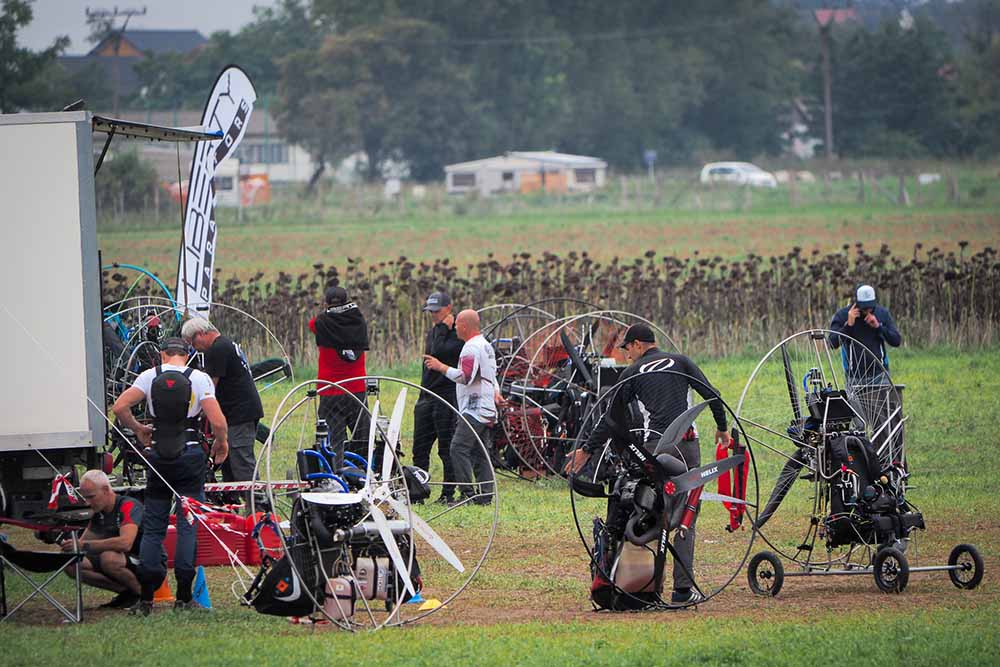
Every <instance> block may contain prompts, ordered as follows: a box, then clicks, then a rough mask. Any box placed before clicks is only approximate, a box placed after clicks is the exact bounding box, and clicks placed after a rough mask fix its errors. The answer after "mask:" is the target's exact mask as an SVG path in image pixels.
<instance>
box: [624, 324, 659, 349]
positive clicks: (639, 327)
mask: <svg viewBox="0 0 1000 667" xmlns="http://www.w3.org/2000/svg"><path fill="white" fill-rule="evenodd" d="M635 341H639V342H642V343H655V342H656V336H654V335H653V330H652V329H650V328H649V327H648V326H647V325H645V324H633V325H632V326H630V327H629V328H628V331H626V332H625V340H623V341H622V344H621V345H619V346H618V347H625V346H626V345H628V344H629V343H633V342H635Z"/></svg>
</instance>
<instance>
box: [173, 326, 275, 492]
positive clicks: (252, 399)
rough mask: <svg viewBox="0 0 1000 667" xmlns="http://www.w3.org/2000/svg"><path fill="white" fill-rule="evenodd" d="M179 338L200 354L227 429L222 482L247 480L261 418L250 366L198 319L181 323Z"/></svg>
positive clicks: (231, 344) (230, 343) (234, 347)
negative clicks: (202, 355) (227, 437)
mask: <svg viewBox="0 0 1000 667" xmlns="http://www.w3.org/2000/svg"><path fill="white" fill-rule="evenodd" d="M181 337H183V338H184V340H185V341H187V343H188V344H189V345H191V346H192V347H193V348H194V349H196V350H198V351H199V352H201V353H203V354H204V356H205V372H206V373H207V374H208V375H209V376H210V377H211V378H212V383H213V384H214V385H215V397H216V398H217V399H218V401H219V407H220V408H222V414H223V415H224V416H225V417H226V423H227V424H228V427H229V458H227V459H226V461H225V463H223V464H222V479H223V481H226V482H246V481H250V480H252V479H253V471H254V468H255V467H256V464H257V461H256V458H255V457H254V452H253V446H254V440H255V439H256V437H257V422H258V421H260V420H261V418H262V417H263V416H264V407H263V406H262V405H261V402H260V395H259V394H258V393H257V385H256V384H255V383H254V381H253V375H252V374H251V373H250V364H249V363H248V362H247V359H246V357H245V356H244V355H243V351H242V350H241V349H240V347H239V345H237V344H236V343H235V342H233V341H232V339H230V338H227V337H226V336H223V335H222V334H220V333H219V330H218V329H216V328H215V326H214V325H213V324H212V323H211V322H209V321H208V320H206V319H204V318H202V317H192V318H191V319H189V320H188V321H187V322H185V323H184V326H183V327H182V328H181Z"/></svg>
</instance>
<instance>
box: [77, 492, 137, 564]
mask: <svg viewBox="0 0 1000 667" xmlns="http://www.w3.org/2000/svg"><path fill="white" fill-rule="evenodd" d="M130 523H132V524H135V525H136V526H137V527H139V529H140V531H141V530H142V503H140V502H139V501H138V500H136V499H135V498H129V497H128V496H118V497H117V498H116V499H115V506H114V507H113V508H112V509H111V510H110V511H108V512H94V516H92V517H91V518H90V525H89V526H87V529H88V530H89V531H90V532H91V533H93V535H94V537H95V538H96V539H98V540H106V539H108V538H111V537H118V536H119V535H121V528H122V526H124V525H126V524H130ZM140 541H141V540H140V536H139V534H136V538H135V540H134V541H133V542H132V549H131V551H130V553H133V554H138V553H139V542H140Z"/></svg>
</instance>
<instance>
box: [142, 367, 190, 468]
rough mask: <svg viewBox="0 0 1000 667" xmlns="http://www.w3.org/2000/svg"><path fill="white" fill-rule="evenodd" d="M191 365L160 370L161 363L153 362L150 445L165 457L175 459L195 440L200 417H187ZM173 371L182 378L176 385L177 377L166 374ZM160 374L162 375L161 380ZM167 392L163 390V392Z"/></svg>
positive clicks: (161, 368)
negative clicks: (181, 381)
mask: <svg viewBox="0 0 1000 667" xmlns="http://www.w3.org/2000/svg"><path fill="white" fill-rule="evenodd" d="M193 372H194V369H193V368H190V367H188V368H185V369H184V370H183V371H175V370H172V369H168V370H163V366H162V365H159V364H158V365H157V366H156V375H155V377H154V379H153V384H152V388H151V389H150V394H151V402H152V404H153V412H154V414H153V449H154V450H155V451H156V453H157V454H159V455H160V456H161V457H163V458H165V459H175V458H177V457H178V456H180V455H181V454H182V453H183V452H184V450H185V449H186V448H187V446H189V445H192V444H197V443H198V428H199V426H200V419H199V417H188V416H187V412H188V406H189V405H190V404H191V393H192V391H193V389H192V387H191V374H192V373H193ZM167 374H173V375H177V376H179V378H180V379H183V384H181V385H180V386H176V385H177V383H178V380H171V379H169V378H165V377H164V376H166V375H167ZM161 378H164V379H163V381H162V383H161ZM164 392H166V393H164Z"/></svg>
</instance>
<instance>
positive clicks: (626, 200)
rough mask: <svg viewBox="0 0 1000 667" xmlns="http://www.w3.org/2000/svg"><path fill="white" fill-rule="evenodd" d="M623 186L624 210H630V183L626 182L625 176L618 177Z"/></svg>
mask: <svg viewBox="0 0 1000 667" xmlns="http://www.w3.org/2000/svg"><path fill="white" fill-rule="evenodd" d="M618 178H619V179H620V180H621V184H622V208H628V181H627V180H625V176H624V175H622V176H619V177H618Z"/></svg>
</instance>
